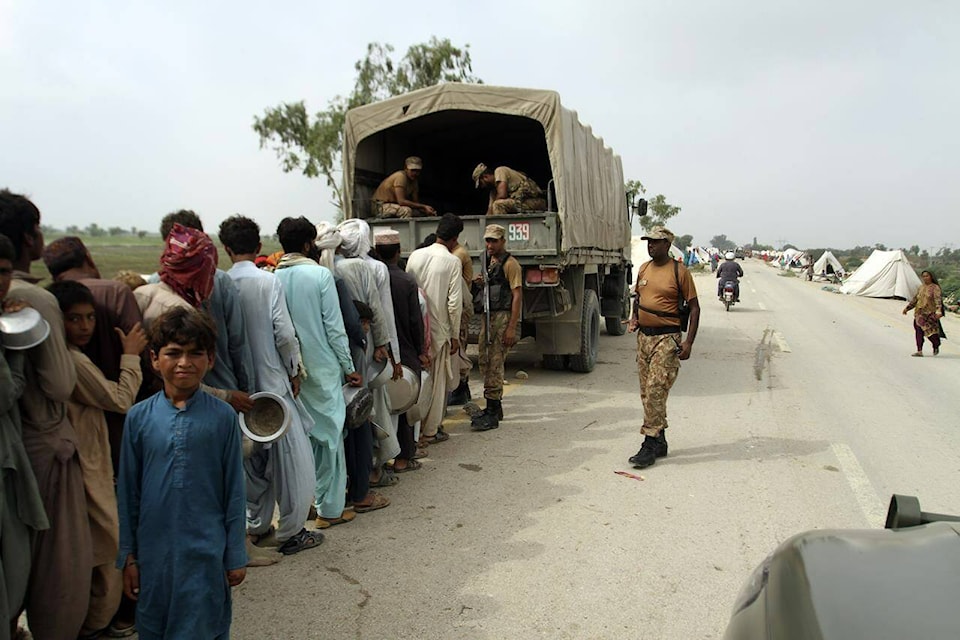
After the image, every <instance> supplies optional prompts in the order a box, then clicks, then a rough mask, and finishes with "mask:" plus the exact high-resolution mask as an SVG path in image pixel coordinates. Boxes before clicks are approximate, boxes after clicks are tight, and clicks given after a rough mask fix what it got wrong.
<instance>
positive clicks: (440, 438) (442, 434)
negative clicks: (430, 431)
mask: <svg viewBox="0 0 960 640" xmlns="http://www.w3.org/2000/svg"><path fill="white" fill-rule="evenodd" d="M449 439H450V434H449V433H447V432H446V431H444V430H443V427H438V428H437V434H436V435H435V436H429V437H427V438H424V441H425V442H426V443H427V444H437V443H438V442H444V441H446V440H449Z"/></svg>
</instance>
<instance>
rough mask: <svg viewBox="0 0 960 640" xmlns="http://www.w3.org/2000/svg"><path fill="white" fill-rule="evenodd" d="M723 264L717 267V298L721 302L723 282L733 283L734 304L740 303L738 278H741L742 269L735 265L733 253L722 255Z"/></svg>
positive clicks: (728, 252)
mask: <svg viewBox="0 0 960 640" xmlns="http://www.w3.org/2000/svg"><path fill="white" fill-rule="evenodd" d="M723 257H724V261H723V264H721V265H720V266H719V267H717V280H718V281H719V282H717V297H718V298H720V299H721V300H723V285H724V283H725V282H733V297H734V298H735V302H740V280H739V279H740V278H742V277H743V269H741V268H740V265H739V264H737V260H736V258H735V256H734V253H733V251H727V252H726V253H725V254H724V255H723Z"/></svg>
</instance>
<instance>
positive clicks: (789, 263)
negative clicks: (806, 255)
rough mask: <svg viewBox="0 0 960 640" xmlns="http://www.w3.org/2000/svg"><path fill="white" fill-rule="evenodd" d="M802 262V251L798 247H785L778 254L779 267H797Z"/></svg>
mask: <svg viewBox="0 0 960 640" xmlns="http://www.w3.org/2000/svg"><path fill="white" fill-rule="evenodd" d="M802 264H803V251H800V250H799V249H787V250H786V251H784V252H783V253H781V254H780V268H781V269H788V268H790V267H799V266H800V265H802Z"/></svg>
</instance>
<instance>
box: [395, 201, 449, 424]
mask: <svg viewBox="0 0 960 640" xmlns="http://www.w3.org/2000/svg"><path fill="white" fill-rule="evenodd" d="M461 231H463V222H462V221H461V220H460V218H458V217H457V216H455V215H453V214H451V213H448V214H445V215H444V216H443V217H442V218H441V220H440V224H439V225H438V226H437V241H436V242H435V243H434V244H432V245H430V246H429V247H424V248H423V249H417V250H416V251H414V252H413V253H411V254H410V258H409V259H408V260H407V273H411V274H413V277H414V278H416V279H417V285H419V287H420V288H421V289H423V291H424V292H425V293H426V294H427V299H428V301H429V307H430V377H431V379H432V380H433V393H432V396H431V403H430V409H429V411H427V415H426V417H425V418H424V419H423V421H422V425H421V438H422V439H423V440H425V441H426V442H428V443H437V442H443V441H444V440H446V439H448V438H449V437H450V436H449V435H447V433H446V432H445V431H444V430H443V428H442V422H443V418H444V416H445V415H446V411H447V394H448V393H449V391H450V390H451V389H452V388H453V387H454V385H455V384H456V383H457V382H459V379H460V372H459V370H456V371H455V370H454V367H453V365H452V362H451V356H452V354H454V353H456V352H457V350H458V349H459V348H460V343H459V340H458V337H459V335H460V319H461V314H462V313H463V287H462V285H461V279H462V266H461V263H460V260H459V259H458V258H457V257H456V256H454V255H453V254H452V253H450V251H451V250H452V248H453V247H455V246H456V245H457V239H458V236H459V235H460V232H461Z"/></svg>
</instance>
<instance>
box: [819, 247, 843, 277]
mask: <svg viewBox="0 0 960 640" xmlns="http://www.w3.org/2000/svg"><path fill="white" fill-rule="evenodd" d="M828 266H830V267H833V273H835V274H837V275H838V276H839V275H840V274H842V273H844V270H843V265H842V264H840V261H839V260H837V258H836V256H834V255H833V253H832V252H830V251H824V252H823V255H822V256H820V257H819V258H818V259H817V261H816V262H815V263H814V265H813V275H815V276H819V275H827V267H828Z"/></svg>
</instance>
